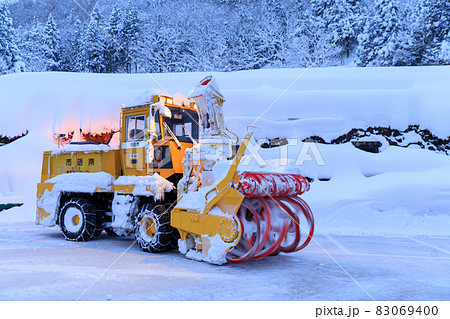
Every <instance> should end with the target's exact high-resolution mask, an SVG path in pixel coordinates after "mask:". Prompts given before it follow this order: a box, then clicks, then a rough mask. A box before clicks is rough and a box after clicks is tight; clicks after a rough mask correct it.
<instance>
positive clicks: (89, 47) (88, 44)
mask: <svg viewBox="0 0 450 319" xmlns="http://www.w3.org/2000/svg"><path fill="white" fill-rule="evenodd" d="M91 16H92V18H91V20H90V21H89V24H88V26H87V28H86V31H85V34H84V36H83V47H82V51H81V58H82V60H81V61H80V62H81V70H83V71H89V72H96V73H102V72H105V35H104V32H103V30H102V29H101V28H100V26H101V25H102V16H101V14H100V11H99V9H98V8H97V6H95V7H94V9H93V11H92V14H91Z"/></svg>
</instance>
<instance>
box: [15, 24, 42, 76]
mask: <svg viewBox="0 0 450 319" xmlns="http://www.w3.org/2000/svg"><path fill="white" fill-rule="evenodd" d="M18 34H21V40H20V42H19V49H20V52H22V57H23V60H24V62H25V63H26V65H27V70H28V71H31V72H42V71H45V70H46V65H45V52H44V46H43V43H44V36H43V27H42V25H41V24H40V23H39V21H38V20H37V18H36V17H34V18H33V23H32V25H31V27H28V28H26V29H24V30H22V29H19V30H18Z"/></svg>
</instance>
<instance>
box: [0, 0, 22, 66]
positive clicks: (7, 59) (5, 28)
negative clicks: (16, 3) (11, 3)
mask: <svg viewBox="0 0 450 319" xmlns="http://www.w3.org/2000/svg"><path fill="white" fill-rule="evenodd" d="M0 57H2V59H3V62H2V64H3V67H2V68H3V69H4V70H3V71H2V73H6V72H13V71H14V64H15V63H17V62H19V61H20V60H21V57H20V51H19V49H18V47H17V44H16V39H15V35H14V30H13V26H12V19H11V16H10V12H9V8H8V5H7V4H6V3H3V4H0ZM4 65H6V67H5V66H4Z"/></svg>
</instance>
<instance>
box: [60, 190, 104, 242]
mask: <svg viewBox="0 0 450 319" xmlns="http://www.w3.org/2000/svg"><path fill="white" fill-rule="evenodd" d="M102 223H103V221H102V216H101V214H100V213H99V212H97V210H96V209H95V207H94V205H92V204H91V203H90V202H89V201H88V200H87V199H84V198H73V199H71V200H69V201H67V202H66V203H65V204H64V206H63V208H62V209H61V213H60V215H59V226H60V227H61V232H62V233H63V235H64V237H65V238H66V239H67V240H70V241H88V240H91V239H92V238H95V237H98V236H99V235H100V234H101V232H102V230H103V227H102Z"/></svg>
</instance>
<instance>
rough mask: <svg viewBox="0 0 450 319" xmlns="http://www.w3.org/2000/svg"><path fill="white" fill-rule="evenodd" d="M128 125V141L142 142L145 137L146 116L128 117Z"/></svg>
mask: <svg viewBox="0 0 450 319" xmlns="http://www.w3.org/2000/svg"><path fill="white" fill-rule="evenodd" d="M126 125H127V136H126V140H127V141H142V140H144V137H145V116H144V115H136V116H128V117H127V119H126Z"/></svg>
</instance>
